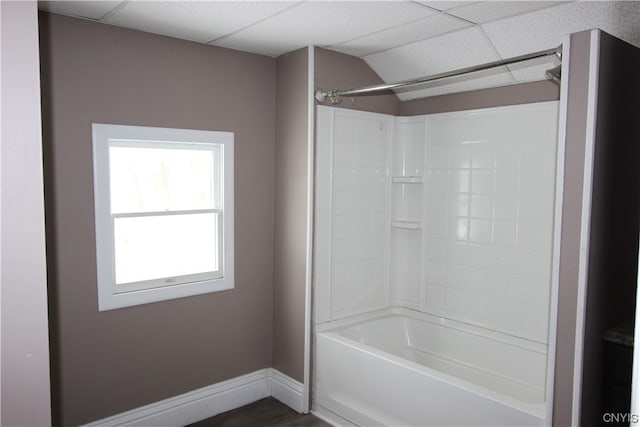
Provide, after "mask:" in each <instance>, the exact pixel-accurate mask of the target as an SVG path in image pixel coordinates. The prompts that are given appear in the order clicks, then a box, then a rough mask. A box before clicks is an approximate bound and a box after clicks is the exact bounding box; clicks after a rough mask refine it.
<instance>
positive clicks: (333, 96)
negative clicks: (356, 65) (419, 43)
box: [315, 45, 562, 105]
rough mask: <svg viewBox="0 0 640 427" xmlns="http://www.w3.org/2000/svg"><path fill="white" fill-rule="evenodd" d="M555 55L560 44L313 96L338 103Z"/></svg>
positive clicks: (322, 92) (320, 90)
mask: <svg viewBox="0 0 640 427" xmlns="http://www.w3.org/2000/svg"><path fill="white" fill-rule="evenodd" d="M551 55H556V56H557V57H558V58H559V59H562V45H560V46H558V47H556V48H554V49H545V50H541V51H538V52H534V53H528V54H525V55H520V56H514V57H511V58H507V59H501V60H499V61H493V62H487V63H484V64H480V65H473V66H471V67H465V68H459V69H457V70H453V71H446V72H444V73H438V74H432V75H430V76H425V77H419V78H417V79H412V80H405V81H401V82H396V83H384V84H379V85H373V86H364V87H360V88H352V89H335V90H330V91H325V90H324V89H318V90H317V91H316V94H315V97H316V100H317V101H318V102H325V101H326V100H327V98H329V100H331V104H333V105H335V104H338V103H339V102H340V100H341V98H342V97H343V96H356V95H364V94H366V95H372V94H376V93H378V92H384V91H388V90H391V89H400V88H407V87H411V86H416V85H419V84H422V83H427V82H431V81H434V80H440V79H445V78H447V77H454V76H460V75H463V74H469V73H474V72H477V71H484V70H488V69H491V68H496V67H501V66H503V65H509V64H514V63H516V62H522V61H528V60H530V59H536V58H543V57H545V56H551Z"/></svg>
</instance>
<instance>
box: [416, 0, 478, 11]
mask: <svg viewBox="0 0 640 427" xmlns="http://www.w3.org/2000/svg"><path fill="white" fill-rule="evenodd" d="M419 3H422V4H424V5H425V6H429V7H432V8H434V9H438V10H449V9H453V8H457V7H461V6H466V5H468V4H472V3H480V2H478V1H455V0H452V1H420V2H419Z"/></svg>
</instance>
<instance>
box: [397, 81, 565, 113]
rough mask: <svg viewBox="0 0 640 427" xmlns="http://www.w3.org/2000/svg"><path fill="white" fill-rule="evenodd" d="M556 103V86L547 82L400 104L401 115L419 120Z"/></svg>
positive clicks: (453, 94) (557, 90) (558, 91)
mask: <svg viewBox="0 0 640 427" xmlns="http://www.w3.org/2000/svg"><path fill="white" fill-rule="evenodd" d="M558 99H560V88H559V87H558V86H557V85H556V84H554V83H552V82H550V81H539V82H532V83H521V84H517V85H511V86H501V87H494V88H489V89H480V90H474V91H470V92H461V93H452V94H449V95H441V96H432V97H429V98H419V99H412V100H410V101H405V102H402V103H401V105H400V115H402V116H420V115H422V114H435V113H444V112H450V111H463V110H473V109H476V108H490V107H499V106H504V105H518V104H527V103H530V102H544V101H555V100H558Z"/></svg>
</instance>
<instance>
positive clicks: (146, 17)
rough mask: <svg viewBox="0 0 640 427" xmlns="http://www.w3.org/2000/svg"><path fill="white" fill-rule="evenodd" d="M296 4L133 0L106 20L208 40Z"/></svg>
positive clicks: (112, 22)
mask: <svg viewBox="0 0 640 427" xmlns="http://www.w3.org/2000/svg"><path fill="white" fill-rule="evenodd" d="M296 4H299V2H291V1H135V2H129V3H127V5H126V6H125V7H123V8H122V9H120V10H119V11H118V12H116V13H115V14H114V15H113V16H111V17H109V18H108V20H107V21H106V22H107V23H109V24H113V25H118V26H121V27H127V28H135V29H137V30H141V31H147V32H150V33H156V34H163V35H165V36H170V37H177V38H180V39H185V40H192V41H197V42H201V43H207V42H209V41H211V40H214V39H216V38H218V37H221V36H223V35H225V34H229V33H232V32H234V31H237V30H240V29H242V28H244V27H246V26H248V25H251V24H253V23H255V22H258V21H260V20H263V19H265V18H268V17H270V16H272V15H274V14H277V13H279V12H282V11H284V10H286V9H288V8H291V7H293V6H295V5H296Z"/></svg>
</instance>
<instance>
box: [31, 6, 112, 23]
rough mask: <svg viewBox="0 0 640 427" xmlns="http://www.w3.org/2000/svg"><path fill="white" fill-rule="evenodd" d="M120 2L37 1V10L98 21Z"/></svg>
mask: <svg viewBox="0 0 640 427" xmlns="http://www.w3.org/2000/svg"><path fill="white" fill-rule="evenodd" d="M120 3H122V2H121V1H39V2H38V8H39V9H40V10H45V11H47V12H51V13H57V14H60V15H69V16H76V17H79V18H89V19H93V20H96V21H97V20H99V19H100V18H102V17H103V16H105V15H106V14H107V13H109V12H111V11H112V10H113V9H115V8H116V7H117V6H118V5H119V4H120Z"/></svg>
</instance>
